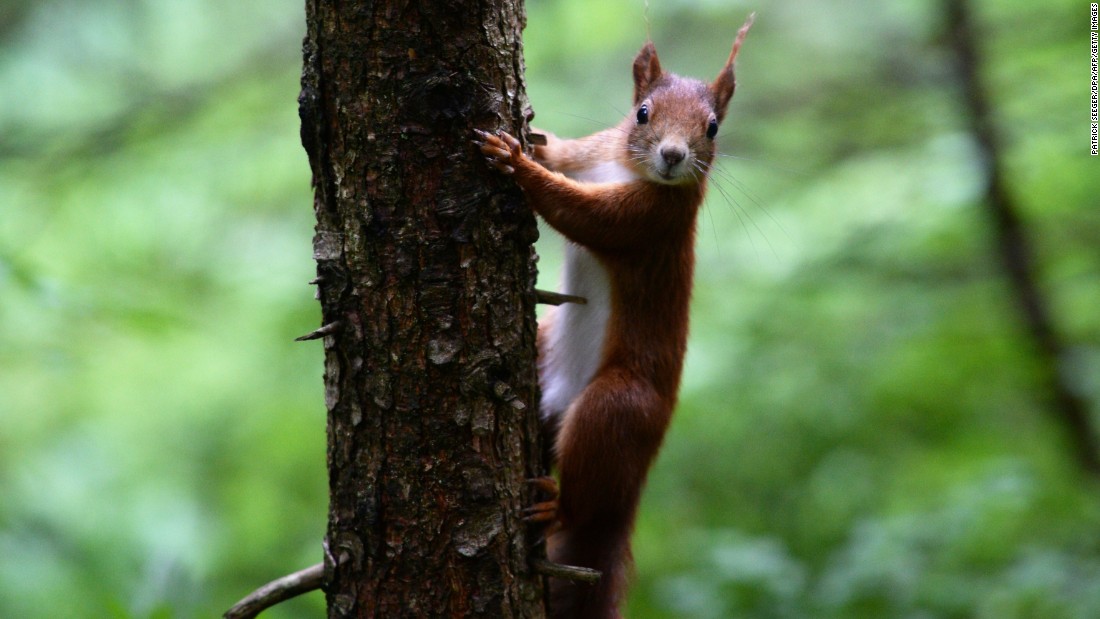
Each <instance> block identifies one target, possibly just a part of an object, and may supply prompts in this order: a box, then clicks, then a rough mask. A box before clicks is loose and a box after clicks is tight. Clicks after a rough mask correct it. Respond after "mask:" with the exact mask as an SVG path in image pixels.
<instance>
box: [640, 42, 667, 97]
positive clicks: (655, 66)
mask: <svg viewBox="0 0 1100 619" xmlns="http://www.w3.org/2000/svg"><path fill="white" fill-rule="evenodd" d="M661 74H662V71H661V61H660V60H658V59H657V48H656V47H654V46H653V41H647V42H646V44H645V45H643V46H642V51H640V52H638V55H637V56H635V57H634V105H638V104H639V103H641V101H642V99H644V98H645V96H646V95H647V94H649V89H650V87H652V86H653V83H654V82H656V81H657V79H658V78H660V77H661Z"/></svg>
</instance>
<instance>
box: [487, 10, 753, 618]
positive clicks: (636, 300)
mask: <svg viewBox="0 0 1100 619" xmlns="http://www.w3.org/2000/svg"><path fill="white" fill-rule="evenodd" d="M751 25H752V16H751V15H750V16H749V19H748V20H747V21H746V22H745V24H744V25H743V26H742V27H741V29H740V30H739V31H738V33H737V37H736V39H735V40H734V43H733V49H732V51H731V52H730V55H729V59H728V60H727V61H726V65H725V67H723V68H722V70H721V72H720V73H719V74H718V76H717V77H716V78H715V79H714V81H712V82H711V83H709V84H706V83H704V82H701V81H698V80H694V79H689V78H683V77H680V76H677V75H674V74H672V73H668V72H666V71H664V70H663V69H662V68H661V64H660V62H659V60H658V58H657V50H656V49H655V48H654V46H653V43H652V42H647V43H646V44H645V46H644V47H642V50H641V51H640V52H639V53H638V55H637V57H636V58H635V59H634V106H633V109H632V111H631V112H630V114H629V115H628V116H627V117H626V118H625V119H624V120H623V121H622V122H621V123H620V124H619V125H618V126H617V127H613V128H610V129H607V130H604V131H600V132H598V133H595V134H593V135H590V136H588V137H584V138H580V139H576V140H562V139H559V138H556V137H554V136H552V135H549V134H548V135H547V143H546V144H545V145H542V146H536V147H535V149H534V158H531V157H528V156H527V155H525V154H524V152H523V150H522V147H521V145H520V142H519V141H518V140H517V139H515V138H514V137H512V136H511V135H508V134H507V133H505V132H500V133H499V134H497V135H491V134H488V133H485V132H480V131H479V132H478V134H479V136H480V139H479V140H477V142H478V144H479V145H480V148H481V152H482V153H483V154H484V155H485V156H486V157H487V158H488V160H489V163H490V164H491V165H493V166H494V167H495V168H496V169H497V170H499V171H500V172H503V173H505V174H509V175H511V176H512V177H513V178H514V179H515V180H516V182H517V183H518V184H519V186H520V187H521V188H522V189H523V191H524V193H525V194H526V197H527V200H528V203H529V204H530V205H531V207H532V208H533V209H534V210H535V212H536V213H538V214H539V215H540V216H541V217H542V218H543V219H544V220H545V221H546V222H547V223H549V224H550V225H551V226H553V227H554V228H555V229H556V230H558V231H559V232H561V234H562V235H564V236H565V238H566V239H567V240H568V242H567V243H566V251H565V265H564V271H563V276H562V279H563V282H562V287H563V290H562V292H564V293H566V294H570V295H576V296H580V297H584V298H585V299H587V303H586V304H583V305H580V304H566V305H562V306H559V307H557V308H553V309H552V310H551V311H550V312H549V313H548V314H547V316H546V317H545V318H544V319H543V320H542V321H541V322H540V324H539V332H538V354H539V358H538V363H539V382H540V385H541V388H542V402H541V406H540V414H541V417H542V420H543V424H544V427H545V429H546V431H547V432H548V433H549V436H550V437H551V440H552V445H553V454H552V457H553V459H554V460H555V463H556V465H557V470H558V473H559V478H560V482H559V484H558V487H559V488H560V493H558V494H557V496H556V498H555V499H554V500H552V501H548V502H544V503H539V504H536V505H535V506H534V507H533V508H532V509H531V510H529V512H528V513H529V516H530V518H529V519H530V520H534V521H553V522H554V526H552V527H551V529H550V530H551V534H550V537H549V540H548V552H549V556H550V560H551V561H553V562H554V563H559V564H565V565H571V566H581V567H587V568H592V569H595V570H599V571H600V572H601V573H602V577H601V578H600V579H599V581H598V582H596V583H595V584H592V585H586V584H581V583H577V582H572V581H567V580H558V579H554V580H553V581H552V582H551V598H550V610H551V616H552V617H555V618H560V619H565V618H569V619H613V618H617V617H620V615H619V610H618V607H619V604H620V602H621V600H622V597H623V593H624V590H625V586H626V576H627V572H628V570H629V567H630V563H631V558H630V534H631V531H632V529H633V526H634V518H635V514H636V512H637V507H638V501H639V498H640V496H641V492H642V487H643V485H644V483H645V478H646V474H647V472H648V470H649V467H650V465H651V464H652V462H653V460H654V458H655V457H656V455H657V451H658V449H659V448H660V446H661V442H662V439H663V437H664V434H665V430H666V428H667V427H668V424H669V420H670V419H671V417H672V411H673V408H674V406H675V404H676V397H677V391H678V389H679V386H680V375H681V371H682V368H683V363H684V351H685V349H686V346H687V334H688V310H689V307H688V306H689V301H690V297H691V286H692V272H693V268H694V262H695V252H694V239H695V219H696V213H697V212H698V210H699V207H700V205H701V204H702V202H703V195H704V193H705V191H706V183H707V177H708V172H709V171H710V167H711V165H712V164H713V161H714V156H715V152H716V147H715V143H714V139H715V136H716V135H717V133H718V127H719V124H720V123H721V122H722V119H723V118H724V117H725V115H726V107H727V106H728V104H729V101H730V99H731V98H732V97H733V91H734V87H735V80H734V60H735V58H736V57H737V52H738V50H739V49H740V47H741V43H742V42H743V41H744V38H745V35H746V34H747V32H748V30H749V27H750V26H751Z"/></svg>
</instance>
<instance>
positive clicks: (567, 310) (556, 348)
mask: <svg viewBox="0 0 1100 619" xmlns="http://www.w3.org/2000/svg"><path fill="white" fill-rule="evenodd" d="M561 290H562V292H564V293H565V294H573V295H577V296H581V297H584V298H585V299H587V300H588V303H586V304H584V305H579V304H576V303H566V304H564V305H561V306H559V307H557V308H555V309H554V315H553V319H552V322H551V323H550V324H551V327H550V332H549V333H548V334H547V335H548V337H547V338H546V344H545V345H546V350H543V351H541V352H542V355H543V362H542V364H541V365H542V368H541V372H540V374H541V375H540V379H541V383H542V407H541V409H542V414H543V415H544V416H557V415H561V414H563V413H564V412H565V409H567V408H569V405H570V404H571V403H572V402H573V400H574V399H576V397H577V396H578V395H579V394H580V392H581V391H582V390H584V388H585V387H587V386H588V383H589V382H591V380H592V376H593V375H594V374H595V373H596V370H597V369H599V363H600V359H601V358H602V357H603V346H604V340H605V339H606V336H607V321H608V318H609V317H610V316H611V290H610V281H609V280H608V277H607V270H606V269H605V268H604V267H603V265H602V264H600V262H599V260H597V259H596V257H595V256H593V255H592V254H591V253H590V252H589V251H588V250H587V249H585V248H583V247H581V246H579V245H576V244H575V243H566V246H565V264H564V266H563V268H562V282H561Z"/></svg>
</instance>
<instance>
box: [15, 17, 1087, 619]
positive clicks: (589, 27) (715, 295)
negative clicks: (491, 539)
mask: <svg viewBox="0 0 1100 619" xmlns="http://www.w3.org/2000/svg"><path fill="white" fill-rule="evenodd" d="M650 4H651V5H652V6H650V8H649V13H648V20H649V30H650V34H651V36H652V38H653V40H654V42H655V43H656V45H657V48H658V50H660V53H661V58H662V62H663V64H664V65H665V66H666V67H667V68H669V69H671V70H673V71H677V72H680V73H684V74H691V75H699V76H703V77H710V76H712V75H713V74H714V73H715V72H716V71H717V69H718V68H719V67H720V66H721V64H722V62H723V61H724V59H725V57H726V54H727V53H728V48H729V44H730V42H731V40H732V36H733V34H734V32H735V31H736V29H737V27H738V26H739V25H740V24H741V21H742V20H743V19H744V17H745V15H747V14H748V13H749V12H750V11H752V10H755V11H757V12H758V16H757V24H756V26H755V27H754V29H753V31H752V33H750V35H749V39H748V41H747V43H746V45H745V48H744V49H743V50H742V55H741V57H740V61H739V65H738V77H739V89H738V94H737V96H736V97H735V99H734V102H733V106H732V108H731V113H730V117H729V120H728V121H727V123H726V125H725V126H724V127H723V131H722V135H721V137H720V138H719V140H720V144H721V146H722V148H723V150H724V152H725V153H727V154H729V155H731V157H728V158H724V159H723V165H722V169H721V171H720V172H718V173H717V174H716V176H715V179H714V187H713V189H712V191H711V195H710V200H709V202H708V206H707V208H706V212H705V213H704V214H703V216H702V219H701V222H700V234H699V243H698V245H699V266H698V273H699V276H698V277H699V279H698V285H697V292H696V303H695V314H694V323H693V339H692V343H691V350H690V353H689V360H688V369H687V375H686V376H685V382H684V389H683V395H682V404H681V407H680V411H679V413H678V417H677V419H676V421H675V423H674V425H673V429H672V431H671V433H670V435H669V437H668V439H667V441H666V446H665V449H664V451H663V453H662V456H661V458H660V460H659V462H658V464H657V466H656V468H655V469H654V471H653V473H652V475H651V479H650V487H649V491H648V492H647V495H646V498H645V503H644V505H643V511H642V515H641V519H640V522H639V524H638V529H637V535H636V538H637V542H636V557H637V562H638V564H639V569H638V582H637V585H636V586H635V588H634V589H633V591H632V597H631V600H630V608H629V616H630V617H632V618H634V619H639V618H642V617H670V616H675V617H698V618H710V617H713V618H721V617H756V618H761V619H764V618H787V617H791V618H798V617H820V618H838V619H840V618H844V619H850V618H855V619H859V618H867V619H877V618H881V617H902V618H912V619H917V618H921V619H925V618H932V617H936V618H941V617H942V618H955V617H959V618H962V617H978V618H983V619H985V618H988V619H1006V618H1007V619H1012V618H1019V619H1024V618H1042V619H1062V618H1065V619H1076V618H1081V619H1085V618H1089V617H1096V616H1100V534H1098V533H1097V532H1098V531H1100V487H1097V484H1096V483H1095V481H1090V480H1088V479H1086V478H1085V477H1084V476H1083V475H1082V474H1081V473H1079V471H1078V470H1077V469H1076V466H1075V464H1074V462H1073V461H1072V459H1071V457H1070V455H1069V451H1068V448H1067V443H1066V441H1065V437H1064V436H1063V434H1062V429H1061V428H1060V427H1058V426H1057V425H1055V424H1054V423H1053V422H1052V421H1051V417H1050V415H1049V410H1048V402H1047V399H1046V396H1045V393H1044V391H1043V385H1042V382H1041V380H1040V376H1041V374H1040V373H1039V371H1038V368H1037V361H1036V359H1035V357H1034V355H1033V352H1032V348H1031V344H1030V342H1029V341H1028V340H1027V338H1026V337H1025V336H1024V335H1023V333H1022V331H1021V328H1020V324H1019V320H1018V316H1017V314H1016V306H1015V301H1014V299H1013V298H1012V296H1011V292H1010V290H1009V289H1008V287H1007V286H1006V284H1005V283H1004V281H1003V279H1002V276H1001V274H1000V272H999V265H998V263H997V261H996V259H995V257H994V253H993V248H992V237H991V235H990V233H989V222H988V221H987V220H986V218H985V213H984V211H983V210H982V208H981V205H980V202H979V200H980V196H981V192H982V187H981V182H980V180H979V176H978V175H979V173H980V170H981V168H980V164H979V163H978V162H977V161H976V160H975V154H974V153H975V150H974V147H973V144H972V142H971V139H970V138H969V137H968V136H967V135H966V133H965V129H964V128H965V123H964V122H963V116H962V112H961V110H960V108H959V99H958V95H957V91H956V85H955V82H954V81H953V79H954V78H953V74H952V71H951V67H950V63H949V57H948V54H947V52H946V50H945V48H944V47H943V44H942V39H943V37H942V35H941V33H940V17H939V15H938V13H937V11H938V7H939V4H938V3H933V2H923V1H918V0H906V1H904V2H894V3H880V4H877V5H876V4H871V3H853V2H844V1H842V0H833V1H829V2H823V3H797V4H791V3H788V4H783V5H781V4H779V3H768V2H765V3H761V4H757V5H751V4H743V3H739V4H738V5H737V6H734V7H732V8H731V7H729V6H727V5H726V4H725V3H721V2H706V3H695V2H682V1H681V2H671V1H670V2H651V3H650ZM1082 6H1083V5H1082V4H1081V3H1076V2H1068V1H1064V0H1060V1H1058V2H1054V3H1045V4H1043V5H1041V6H1040V5H1036V4H1034V3H1025V2H1020V1H1018V0H983V1H981V2H978V3H977V8H978V9H979V10H978V17H979V25H980V26H981V29H982V32H983V33H984V35H985V36H984V37H983V39H982V41H981V48H982V50H983V51H984V52H985V53H986V56H987V58H988V59H989V61H990V62H989V65H988V69H987V71H986V72H985V73H984V78H985V79H986V83H987V86H988V88H989V89H990V91H991V93H992V96H993V100H994V105H995V113H996V116H997V119H998V127H999V129H1001V131H1002V132H1003V134H1004V136H1005V143H1006V153H1005V154H1006V156H1007V164H1008V166H1009V174H1010V182H1011V186H1012V189H1013V191H1014V192H1015V194H1016V196H1017V198H1018V199H1019V201H1020V205H1021V207H1022V208H1023V209H1024V212H1023V215H1024V216H1025V218H1026V223H1027V225H1028V228H1029V232H1030V234H1031V237H1032V239H1033V240H1034V243H1035V248H1036V251H1037V255H1038V262H1037V267H1038V268H1039V272H1040V274H1041V276H1042V278H1043V280H1042V284H1043V291H1044V293H1045V294H1047V295H1049V297H1050V299H1051V301H1052V305H1053V308H1054V311H1055V316H1056V319H1057V320H1058V324H1059V326H1060V328H1061V329H1062V330H1063V333H1064V336H1065V338H1066V339H1067V341H1068V342H1069V343H1070V344H1071V350H1072V361H1071V362H1070V363H1069V364H1068V367H1065V368H1063V370H1064V371H1065V372H1067V373H1068V374H1069V375H1070V376H1073V377H1074V378H1075V380H1076V383H1075V384H1076V385H1077V387H1078V388H1079V389H1080V390H1081V392H1082V393H1084V394H1085V395H1086V396H1087V397H1088V398H1089V399H1090V401H1092V402H1097V401H1100V381H1098V380H1097V376H1100V314H1098V313H1097V312H1096V308H1097V307H1100V266H1098V265H1100V250H1098V247H1100V246H1098V245H1097V243H1096V239H1098V238H1100V211H1097V210H1096V208H1095V205H1096V196H1097V195H1100V175H1098V174H1096V169H1095V168H1096V166H1097V164H1098V162H1097V161H1096V160H1095V159H1093V158H1090V157H1088V156H1087V148H1088V140H1087V137H1088V135H1087V130H1088V125H1087V122H1086V121H1087V105H1088V100H1087V82H1086V80H1087V75H1088V72H1087V54H1086V52H1087V39H1088V35H1087V28H1088V22H1087V12H1082V11H1083V9H1082ZM528 15H529V20H528V29H527V33H526V55H527V67H528V75H527V78H528V85H529V90H530V94H531V98H532V103H533V105H534V106H535V109H536V110H537V111H538V114H539V115H538V118H537V119H536V124H537V125H539V126H540V127H542V128H545V129H548V130H552V131H554V132H556V133H558V134H559V135H563V136H577V135H581V134H584V133H589V132H591V131H593V130H595V129H598V128H602V127H603V126H607V125H610V124H613V123H615V122H617V120H618V119H619V118H620V117H621V116H622V114H623V113H624V111H625V109H626V108H627V107H628V106H629V104H630V95H631V86H630V73H629V66H630V64H629V63H630V59H631V58H632V55H633V53H634V52H635V51H636V49H637V48H638V47H640V45H641V43H642V42H643V41H644V40H645V37H646V33H647V27H646V22H645V20H644V19H643V8H642V3H637V2H619V3H601V4H593V3H583V2H575V1H571V0H559V1H557V2H531V3H530V6H529V7H528ZM302 22H303V20H302V8H301V6H300V2H298V1H294V0H279V1H277V2H272V1H270V0H266V1H261V0H248V1H244V2H231V3H224V2H214V1H213V0H190V1H189V2H152V1H151V0H134V1H130V2H121V1H115V2H98V3H84V2H77V1H76V0H53V1H51V2H29V1H27V0H21V1H17V2H12V3H8V4H7V5H6V6H5V8H3V9H0V34H2V35H3V36H2V37H0V422H2V424H3V430H0V496H2V497H3V499H2V500H0V615H3V616H5V617H7V616H11V617H21V618H22V617H28V618H30V617H59V616H63V617H119V618H154V617H156V618H160V617H164V618H168V617H208V616H215V615H217V614H219V613H220V612H222V611H223V610H224V609H225V608H227V607H228V606H229V605H230V604H231V603H232V602H234V601H235V600H236V599H238V598H239V597H241V596H242V595H243V594H245V593H247V592H248V591H250V590H251V589H252V588H253V587H255V586H257V585H259V584H262V583H263V582H266V581H268V580H270V579H272V578H274V577H277V576H280V575H283V574H286V573H289V572H291V571H293V570H296V569H298V568H300V567H303V566H305V565H307V564H310V563H313V562H316V561H317V560H319V558H320V552H321V551H320V539H321V536H322V535H323V531H324V520H325V517H326V505H327V496H326V488H327V486H326V483H325V470H324V423H325V420H324V404H323V397H322V389H321V352H320V348H319V346H316V345H302V344H297V345H295V344H292V343H291V340H292V338H293V337H295V336H297V335H300V334H302V333H305V332H307V331H309V330H311V329H312V328H314V327H315V326H316V325H317V321H318V310H317V305H316V302H315V301H314V300H313V298H312V294H311V290H310V289H309V288H308V287H307V286H306V285H305V283H306V281H308V280H309V279H310V278H311V277H312V271H313V263H312V259H311V247H310V238H311V234H312V222H313V216H312V212H311V201H312V199H311V194H310V189H309V170H308V164H307V162H306V158H305V154H304V153H303V151H302V150H301V147H300V145H299V142H298V119H297V114H296V102H295V99H296V97H297V91H298V81H297V80H298V73H299V70H300V63H301V59H300V44H299V42H300V39H301V35H302V30H303V23H302ZM557 243H558V240H557V239H556V238H555V236H554V235H553V234H546V235H544V240H543V241H541V242H540V245H539V250H540V253H541V254H542V255H543V256H544V259H543V262H542V267H543V270H544V277H543V286H544V287H548V288H549V287H552V284H553V280H554V271H555V264H556V256H557V247H556V245H557ZM1093 412H1094V413H1095V412H1096V411H1095V406H1094V411H1093ZM322 613H323V611H322V601H321V599H320V596H317V595H316V594H314V595H312V596H308V597H307V598H306V599H304V600H300V601H295V602H293V603H290V604H287V605H285V606H284V607H280V608H277V609H275V610H273V611H271V612H270V613H269V614H268V615H266V616H270V617H273V618H277V617H297V616H321V615H322Z"/></svg>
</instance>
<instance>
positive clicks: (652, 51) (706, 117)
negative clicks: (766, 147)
mask: <svg viewBox="0 0 1100 619" xmlns="http://www.w3.org/2000/svg"><path fill="white" fill-rule="evenodd" d="M752 20H753V16H752V15H750V16H749V18H748V20H747V21H746V22H745V25H743V26H741V29H740V30H739V31H738V32H737V38H736V39H735V40H734V43H733V50H732V51H731V52H730V55H729V59H728V60H727V61H726V66H724V67H722V70H721V71H720V72H719V73H718V77H716V78H714V81H712V82H710V83H709V84H707V83H704V82H701V81H699V80H695V79H690V78H683V77H680V76H678V75H675V74H673V73H668V72H666V71H664V70H663V69H662V68H661V62H660V60H658V58H657V49H656V48H655V47H654V46H653V43H652V42H647V43H646V44H645V46H644V47H642V51H640V52H638V55H637V56H636V57H635V58H634V109H633V112H632V118H630V119H628V121H632V126H631V127H630V129H629V137H628V140H627V142H628V144H629V147H630V158H631V161H632V163H633V165H634V166H635V167H636V168H637V169H638V171H639V172H641V173H642V174H644V175H645V177H646V178H648V179H649V180H651V181H654V182H658V183H663V184H667V185H681V184H689V183H698V182H700V180H701V179H702V178H703V176H704V175H705V174H706V173H707V171H708V169H709V167H710V165H711V162H712V161H713V160H714V154H715V152H716V147H715V144H714V138H715V136H716V135H718V126H719V125H720V124H721V123H722V119H723V118H725V116H726V108H727V107H728V106H729V102H730V99H731V98H733V91H734V88H735V86H736V80H735V79H734V74H733V67H734V60H735V59H736V58H737V51H738V50H739V49H740V48H741V43H742V42H743V41H744V39H745V34H746V33H747V32H748V30H749V27H750V26H751V25H752Z"/></svg>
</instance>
